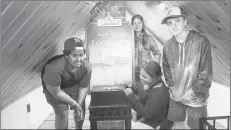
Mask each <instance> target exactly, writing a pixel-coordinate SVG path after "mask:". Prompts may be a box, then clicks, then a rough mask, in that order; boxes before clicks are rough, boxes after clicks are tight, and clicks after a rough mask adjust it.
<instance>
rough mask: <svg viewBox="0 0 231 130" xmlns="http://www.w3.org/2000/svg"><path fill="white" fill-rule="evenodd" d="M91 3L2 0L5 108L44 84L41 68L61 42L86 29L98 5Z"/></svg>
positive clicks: (2, 82)
mask: <svg viewBox="0 0 231 130" xmlns="http://www.w3.org/2000/svg"><path fill="white" fill-rule="evenodd" d="M88 3H89V2H88ZM88 3H85V2H80V1H65V2H63V1H12V2H8V1H1V7H2V8H1V11H2V12H1V16H2V18H3V21H2V25H1V26H2V35H1V38H2V41H1V54H2V57H1V60H2V61H4V62H2V64H1V66H2V68H3V69H1V72H2V73H1V75H0V76H1V84H2V87H1V102H2V106H1V108H2V109H3V108H5V107H7V106H8V105H9V104H11V103H12V102H13V101H15V100H16V99H18V98H20V97H21V96H23V95H24V94H26V93H27V92H29V91H31V90H33V89H35V88H36V87H38V86H40V85H41V80H40V70H41V67H42V66H43V65H44V63H45V62H46V61H47V60H48V59H49V58H50V57H51V56H52V55H54V54H57V53H60V51H59V50H60V49H59V48H58V44H63V43H61V42H60V41H61V40H62V41H64V40H63V38H68V37H72V36H73V35H75V33H76V32H78V31H81V30H84V29H85V28H84V27H85V25H86V24H87V23H88V21H89V18H90V10H91V8H92V7H93V6H94V4H95V3H94V2H90V3H89V4H88ZM77 30H78V31H77Z"/></svg>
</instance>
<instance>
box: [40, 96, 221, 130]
mask: <svg viewBox="0 0 231 130" xmlns="http://www.w3.org/2000/svg"><path fill="white" fill-rule="evenodd" d="M89 103H90V96H87V98H86V106H87V107H86V114H85V119H84V123H83V129H90V122H89V110H88V109H87V108H88V106H89ZM68 116H69V117H68V119H69V122H68V129H75V123H74V119H73V110H71V111H69V115H68ZM54 121H55V114H54V112H52V113H51V114H50V115H49V116H48V117H47V118H46V119H45V120H44V122H43V123H42V124H41V125H40V127H39V129H55V123H54ZM210 123H211V124H212V122H210ZM182 127H183V126H182ZM132 128H134V129H143V128H144V126H143V125H142V124H140V123H135V122H133V121H132ZM147 128H148V129H150V128H149V127H147ZM216 128H217V129H225V127H223V126H222V125H220V124H219V123H218V122H216Z"/></svg>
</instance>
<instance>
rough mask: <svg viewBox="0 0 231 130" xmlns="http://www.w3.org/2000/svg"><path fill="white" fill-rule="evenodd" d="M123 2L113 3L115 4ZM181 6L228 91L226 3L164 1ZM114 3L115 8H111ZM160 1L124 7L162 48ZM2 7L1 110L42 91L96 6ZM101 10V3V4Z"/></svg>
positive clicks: (21, 3)
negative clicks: (45, 72) (46, 74)
mask: <svg viewBox="0 0 231 130" xmlns="http://www.w3.org/2000/svg"><path fill="white" fill-rule="evenodd" d="M119 2H121V1H117V3H119ZM163 2H164V3H166V5H168V6H174V5H177V6H182V7H183V8H184V9H185V10H186V11H187V13H188V23H189V26H188V28H189V29H195V30H197V31H199V32H201V33H202V34H204V35H206V36H207V37H208V39H209V40H210V42H211V45H212V58H213V71H214V78H213V80H214V81H216V82H219V83H222V84H225V85H227V86H229V85H230V1H163ZM115 3H116V2H115ZM159 3H160V2H158V1H126V6H127V10H128V11H129V13H130V14H141V15H143V16H144V19H145V23H146V26H147V27H148V30H150V31H151V34H153V35H154V37H156V39H157V40H160V41H159V42H160V43H162V44H164V42H165V41H167V40H168V39H169V38H170V37H171V35H170V34H169V33H168V30H167V28H166V27H165V26H163V25H161V24H160V22H161V20H162V19H163V18H164V14H163V12H161V10H159V9H158V8H157V6H158V4H159ZM0 4H1V17H2V19H1V20H2V21H1V32H2V33H1V48H0V50H1V61H3V62H1V68H0V77H1V80H0V82H1V85H2V86H1V103H2V105H1V109H4V108H5V107H7V106H8V105H10V104H11V103H12V102H14V101H16V100H17V99H19V98H20V97H22V96H23V95H24V94H26V93H28V92H29V91H31V90H33V89H35V88H36V87H38V86H40V85H41V80H40V70H41V68H42V66H43V65H44V63H45V62H46V61H47V60H48V59H49V58H50V57H51V56H52V55H54V54H57V53H61V51H62V49H63V42H64V41H65V40H66V39H67V38H69V37H73V36H76V37H81V38H83V39H84V37H85V26H86V25H87V24H88V23H89V22H90V20H91V19H92V17H93V16H95V14H94V15H91V14H90V11H91V9H92V8H93V6H94V5H95V4H96V2H94V1H91V2H90V1H85V2H83V1H7V0H3V1H1V2H0ZM103 5H105V3H104V4H103Z"/></svg>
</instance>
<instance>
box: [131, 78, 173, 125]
mask: <svg viewBox="0 0 231 130" xmlns="http://www.w3.org/2000/svg"><path fill="white" fill-rule="evenodd" d="M149 85H150V86H151V87H150V88H149V89H148V90H143V87H142V86H139V87H136V88H138V97H137V96H136V95H135V93H133V94H131V95H128V97H127V98H128V100H129V101H130V104H131V107H132V108H133V109H134V110H135V111H136V112H137V114H139V115H140V116H142V119H141V120H142V122H143V123H145V124H147V125H149V126H151V127H153V128H156V126H158V125H160V124H161V123H162V122H163V121H164V120H165V119H166V116H167V111H168V104H169V92H168V90H167V88H166V86H165V84H164V82H163V80H162V79H160V80H158V81H157V82H155V83H151V84H149ZM134 92H137V91H136V90H134Z"/></svg>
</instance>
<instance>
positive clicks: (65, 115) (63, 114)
mask: <svg viewBox="0 0 231 130" xmlns="http://www.w3.org/2000/svg"><path fill="white" fill-rule="evenodd" d="M55 115H56V118H58V119H60V120H68V110H67V111H64V112H61V113H57V114H55Z"/></svg>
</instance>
